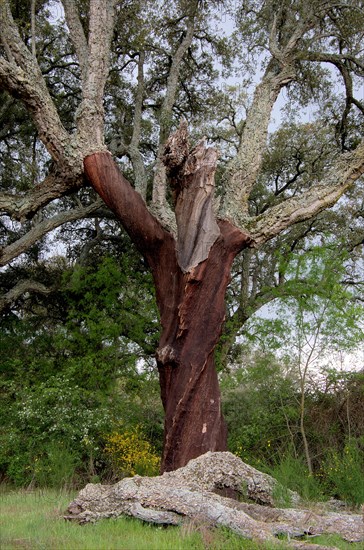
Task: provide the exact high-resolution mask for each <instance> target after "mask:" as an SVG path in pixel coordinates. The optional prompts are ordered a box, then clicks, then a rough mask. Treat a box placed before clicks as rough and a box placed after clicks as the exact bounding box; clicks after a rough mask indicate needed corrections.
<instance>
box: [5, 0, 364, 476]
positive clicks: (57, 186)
mask: <svg viewBox="0 0 364 550" xmlns="http://www.w3.org/2000/svg"><path fill="white" fill-rule="evenodd" d="M62 6H63V10H64V18H65V22H66V24H67V28H65V25H64V22H63V21H60V20H59V19H57V18H56V19H55V18H54V13H52V11H51V9H50V7H51V4H50V3H48V2H39V3H38V2H37V3H36V4H34V2H26V3H23V4H22V5H21V3H19V2H16V1H15V2H10V1H9V0H1V2H0V16H1V19H2V23H3V24H2V26H1V33H0V39H1V57H0V75H1V87H2V90H3V93H4V100H5V101H6V102H8V101H10V103H11V105H10V104H9V107H10V106H11V109H12V111H11V112H12V115H13V116H14V119H13V123H12V124H11V129H12V128H14V135H11V131H10V134H7V135H6V136H5V137H4V140H3V142H2V144H1V147H2V150H1V151H2V155H3V158H7V156H8V151H12V152H14V151H16V150H17V146H18V145H20V150H21V151H22V153H23V155H22V159H21V160H18V158H17V156H16V154H15V155H13V159H12V161H8V160H6V161H5V162H6V165H7V167H8V169H7V171H6V178H4V183H5V186H4V187H5V191H4V193H2V194H1V197H0V207H1V212H2V213H3V214H4V217H3V225H2V237H3V248H2V250H1V264H2V265H7V264H10V266H12V265H13V264H16V261H15V260H16V258H18V257H19V256H21V255H23V254H24V256H22V259H26V261H32V262H35V263H37V262H39V261H41V260H42V258H44V256H45V255H46V254H47V247H50V245H51V241H50V239H47V235H48V234H50V232H52V231H56V230H59V228H60V227H61V226H63V227H65V226H66V224H73V228H74V230H73V232H74V233H76V232H78V231H79V230H80V231H82V232H84V233H87V232H88V231H93V230H94V229H95V230H96V232H97V223H95V224H94V225H92V224H91V222H90V218H96V219H97V220H100V218H102V223H101V228H102V230H104V228H105V227H108V228H109V227H110V225H109V223H108V219H109V218H110V216H111V217H112V215H111V214H110V213H109V212H108V213H106V211H105V207H104V205H103V204H104V203H106V205H107V206H108V207H109V208H110V209H111V211H112V213H113V217H114V221H115V220H116V224H117V223H121V224H122V225H123V227H124V228H125V230H126V231H127V233H128V234H129V236H130V238H131V240H132V241H133V243H134V244H135V246H136V248H137V249H138V251H139V252H140V253H141V254H142V255H143V257H144V259H145V260H146V262H147V263H148V265H149V268H150V270H151V272H152V277H153V284H154V285H155V296H156V303H157V307H158V310H159V316H160V323H161V328H162V330H161V336H160V341H159V345H158V349H157V354H156V356H157V364H158V369H159V375H160V386H161V394H162V402H163V406H164V409H165V438H164V449H163V460H162V469H164V470H169V469H174V468H177V467H178V466H181V465H183V464H185V463H186V462H187V461H188V460H189V459H190V458H192V457H193V456H196V455H198V454H200V453H202V452H205V451H207V450H217V449H225V448H226V443H227V439H226V437H227V436H226V429H225V424H224V420H223V418H222V415H221V406H220V392H219V386H218V377H217V373H216V370H215V365H214V351H215V348H216V345H217V342H218V340H219V337H220V333H221V329H222V325H223V321H224V318H225V304H224V297H225V290H226V288H227V285H228V283H229V280H230V272H231V268H232V263H233V260H234V258H235V257H236V256H237V255H238V254H239V253H240V252H243V261H246V264H245V266H244V267H243V270H245V272H249V270H247V269H246V268H248V267H249V266H248V265H247V264H248V263H249V262H248V260H249V258H250V257H253V256H254V254H251V249H257V250H258V252H257V255H256V256H255V265H256V264H258V263H259V262H260V259H261V256H260V254H262V255H263V256H264V255H265V254H264V248H263V247H265V246H266V245H267V243H269V242H273V240H274V239H277V240H278V241H279V240H280V239H281V238H283V237H284V236H285V234H286V232H289V231H290V228H292V227H293V226H295V225H296V224H299V223H307V221H308V220H310V219H312V218H314V217H315V216H317V215H319V214H320V213H321V212H322V211H324V210H325V209H327V208H329V207H331V206H333V205H334V204H335V203H336V202H337V201H338V200H339V199H340V197H342V196H343V194H345V193H346V192H348V193H350V189H352V188H353V187H354V184H355V182H359V181H360V177H361V176H362V174H363V171H364V156H363V141H362V137H361V136H362V124H363V122H362V119H363V113H364V107H363V104H362V102H361V101H360V99H359V98H358V97H357V94H356V89H357V83H358V82H360V79H361V78H362V76H363V60H362V47H361V39H362V27H363V18H364V14H363V7H362V3H361V2H360V1H359V0H350V1H348V2H343V3H340V4H339V5H338V4H337V2H334V1H331V0H330V1H328V2H324V3H322V2H316V1H315V2H311V3H309V4H307V2H303V1H297V2H291V1H290V0H285V1H284V2H280V3H277V2H275V1H274V0H256V1H255V0H254V1H251V2H244V3H242V4H238V5H236V4H235V3H233V2H221V3H220V2H200V1H197V0H196V1H193V2H185V1H184V0H176V1H175V2H170V3H169V4H168V6H167V7H166V9H165V10H164V11H161V10H160V11H157V10H155V3H153V2H149V1H140V2H139V1H138V2H130V3H127V4H124V3H122V2H119V1H116V0H110V2H104V1H101V0H90V2H83V1H80V2H79V1H76V0H62ZM221 9H222V10H227V11H229V13H230V14H231V17H232V18H234V20H235V23H236V28H235V31H236V32H234V34H233V37H232V39H231V40H228V39H226V37H224V36H223V35H222V34H220V36H221V38H219V39H216V38H214V37H215V36H216V35H218V36H219V33H217V32H216V29H215V22H214V21H215V20H216V17H217V16H218V15H219V14H220V15H221V13H224V12H221ZM239 53H241V55H240V56H239ZM235 54H236V56H235ZM259 56H260V61H258V58H259ZM216 60H219V61H220V62H221V63H222V69H223V73H224V77H225V78H227V77H229V76H230V75H232V74H233V72H234V70H235V67H237V72H238V73H239V76H240V79H241V82H242V83H243V84H244V86H245V85H246V83H248V82H252V80H253V77H254V76H255V74H254V72H255V69H256V67H257V64H258V63H259V64H260V69H261V71H260V76H259V78H260V81H259V83H258V84H257V85H256V87H255V91H254V93H252V94H249V93H248V94H247V96H245V95H244V94H241V93H239V94H238V97H237V100H238V101H239V102H241V103H244V104H243V109H241V110H240V111H239V112H240V113H242V115H241V118H240V120H239V119H238V118H237V117H235V115H234V113H233V112H232V111H231V107H232V109H234V108H235V107H234V102H231V101H226V102H225V101H221V102H220V103H218V101H219V97H221V90H219V81H218V76H219V74H218V70H217V69H216V68H215V67H216V65H214V62H215V61H216ZM234 61H236V63H237V65H235V66H234ZM328 65H329V66H330V67H332V69H333V71H336V72H335V73H333V72H332V71H328V70H327V66H328ZM241 73H244V74H241ZM334 74H335V75H339V76H340V79H341V82H342V89H340V90H339V91H338V90H337V89H336V76H334ZM283 90H286V91H287V96H286V97H287V103H288V109H287V111H288V112H290V113H292V112H294V111H296V112H298V111H299V110H302V108H305V107H307V106H309V105H310V102H312V101H313V98H316V103H318V104H319V107H320V111H319V112H318V113H317V116H316V117H315V122H313V123H312V126H311V128H309V129H308V131H307V128H306V129H305V127H304V126H302V124H298V128H299V132H295V127H293V130H292V127H291V130H290V131H291V135H292V136H294V137H295V145H296V144H300V143H301V144H302V143H303V144H305V143H306V150H305V153H304V154H303V157H302V158H303V160H302V159H301V158H299V157H298V158H297V150H296V148H295V147H293V148H289V147H285V154H287V156H289V155H291V160H290V161H289V162H287V164H285V165H283V166H282V170H280V169H279V168H278V167H277V163H278V164H280V163H283V159H282V158H281V159H280V158H279V155H278V150H279V148H277V147H276V146H274V151H275V153H274V154H273V155H272V165H271V167H272V169H271V174H272V177H271V178H267V177H266V171H265V170H266V165H267V161H266V157H265V152H266V150H267V141H268V129H269V123H270V120H271V116H272V110H273V106H274V104H275V103H276V101H277V99H278V97H279V95H280V93H281V91H283ZM229 91H231V90H229V88H228V87H227V88H226V90H225V92H226V93H224V94H223V96H224V97H225V96H228V95H229ZM9 97H11V99H10V100H9V99H8V98H9ZM18 101H20V103H21V106H19V105H18ZM235 103H236V102H235ZM220 104H221V105H222V106H223V109H224V111H225V112H227V114H228V119H227V121H228V125H227V127H225V120H224V121H221V120H218V119H219V116H216V108H211V106H212V107H213V106H214V105H215V106H216V105H218V106H220ZM333 108H334V109H333ZM332 111H333V112H332ZM5 115H6V113H4V112H2V115H1V116H2V117H3V118H4V117H5ZM181 116H185V117H187V118H188V119H189V122H190V125H191V126H192V127H194V130H193V133H194V135H202V132H200V126H199V125H200V123H201V121H203V122H204V125H208V126H209V127H211V126H212V125H214V124H215V122H219V123H221V122H223V124H222V128H221V130H222V131H221V132H219V133H220V136H214V138H215V137H216V139H217V138H218V137H219V138H221V140H223V141H224V158H223V163H222V166H221V171H220V174H219V178H218V184H219V185H218V193H217V194H219V195H220V201H214V200H213V192H214V186H215V171H216V167H217V158H218V153H217V151H216V150H215V149H214V148H209V149H206V147H205V144H204V143H203V142H200V143H198V144H197V146H196V147H194V148H192V149H191V148H190V145H189V143H188V137H187V125H186V123H185V122H183V123H182V124H181V126H180V128H179V130H178V131H177V132H175V133H174V134H172V135H170V134H171V131H173V129H175V128H176V126H177V124H178V121H179V119H180V118H181ZM287 116H291V115H289V113H288V114H287ZM30 119H31V121H30ZM292 120H293V123H297V120H295V118H294V117H293V118H292ZM24 124H25V125H24ZM26 124H28V125H29V129H28V130H27V129H26ZM231 124H232V129H231V127H229V125H230V126H231ZM323 128H327V132H325V130H323ZM310 131H311V133H312V134H316V133H318V134H320V135H321V138H322V139H323V140H324V143H325V146H323V147H321V153H320V154H319V157H318V158H317V159H316V158H315V156H314V155H311V154H310V153H309V151H310V147H311V144H314V146H315V147H316V146H318V141H319V140H315V139H314V138H311V137H310V136H309V132H310ZM22 132H23V135H22ZM283 133H284V132H282V133H281V135H282V134H283ZM295 134H296V135H295ZM297 134H299V135H297ZM168 136H169V137H168ZM283 137H284V136H283ZM167 138H168V139H167ZM166 140H167V141H166ZM229 140H230V141H229ZM271 143H272V144H273V143H274V139H272V140H271ZM286 143H289V140H287V139H286ZM299 147H300V145H299ZM29 153H31V154H30V155H29ZM112 155H113V157H112ZM25 156H28V158H31V159H32V161H31V163H30V164H31V168H32V171H31V172H29V168H30V166H29V165H28V166H27V167H26V169H24V168H23V166H22V160H23V159H24V158H25ZM12 163H13V164H14V165H16V166H14V168H16V170H15V169H14V171H12V170H11V169H10V166H11V164H12ZM283 164H284V163H283ZM306 166H308V167H309V169H308V170H307V171H306V169H305V168H306ZM292 167H293V171H292ZM277 168H278V169H277ZM120 170H121V171H120ZM274 171H275V173H276V174H277V173H278V174H279V177H278V179H277V178H275V177H274V176H273V173H274ZM12 174H14V176H15V177H14V178H13V179H12V178H11V175H12ZM25 174H28V175H29V174H31V177H30V178H25V179H26V180H27V181H26V182H25V187H23V188H22V187H21V185H20V184H21V180H22V179H23V180H24V175H25ZM122 174H123V175H122ZM126 177H128V178H129V180H130V182H131V184H130V183H129V181H128V180H127V179H126ZM168 183H169V187H168V185H167V184H168ZM263 184H264V188H265V190H266V191H268V192H267V193H266V192H265V191H262V186H263ZM91 187H92V189H91ZM355 188H356V186H355ZM21 189H23V190H21ZM95 192H96V193H97V194H98V195H99V196H100V197H101V199H102V201H103V202H102V201H101V200H100V199H98V198H96V195H95ZM268 195H270V197H271V199H272V200H267V198H268ZM348 196H349V195H348ZM259 197H262V198H263V199H264V200H263V201H259V200H258V199H259ZM259 202H260V206H258V208H257V207H256V206H257V203H259ZM262 202H263V204H262ZM14 224H15V225H14ZM68 227H69V226H68ZM301 227H302V226H301ZM303 233H304V231H303ZM110 234H112V230H110V233H109V236H110ZM53 235H54V233H53ZM292 236H293V235H292ZM76 240H77V239H76ZM293 242H294V241H293ZM78 244H79V243H78ZM274 246H277V244H276V243H275V245H274ZM288 246H292V241H291V244H290V245H288ZM293 248H295V246H293ZM48 250H49V248H48ZM84 250H85V248H84ZM259 250H261V253H260V252H259ZM86 256H87V254H86ZM270 257H271V256H270ZM266 265H267V266H268V268H267V269H266V270H265V272H264V273H263V275H265V274H266V273H268V272H269V271H270V270H269V255H268V254H267V255H266ZM275 265H277V264H275ZM9 278H11V277H9ZM283 278H284V273H283ZM246 280H247V279H245V281H246ZM252 280H253V285H254V277H252ZM261 280H262V281H263V277H261ZM270 281H271V282H272V277H270ZM14 283H15V286H13V287H12V288H10V289H7V291H6V292H5V295H4V298H3V304H5V306H6V307H7V306H8V305H9V304H12V303H13V302H14V301H16V300H18V299H19V298H20V296H22V295H23V294H24V293H26V292H27V290H30V291H32V292H37V294H38V296H46V295H47V293H48V292H49V288H47V286H46V285H44V283H42V286H40V284H39V281H37V280H36V279H35V280H34V278H27V279H23V280H19V279H15V280H14ZM247 288H249V287H247V285H246V284H245V286H243V287H242V292H241V295H242V299H243V303H245V304H246V303H247V299H246V298H247V296H248V294H247V292H246V289H247ZM255 288H256V286H255ZM263 288H264V285H263ZM271 288H272V284H271ZM268 294H269V293H268ZM48 297H49V294H48ZM264 298H265V303H266V302H267V296H266V295H265V296H264ZM262 302H264V300H262V301H261V303H262ZM258 303H259V300H258V301H257V302H256V304H258ZM244 307H245V306H244ZM257 307H258V306H257ZM245 310H246V309H245ZM242 321H244V316H243V317H242V319H238V322H237V323H236V326H237V327H238V329H239V326H240V327H241V325H242ZM93 322H94V319H93V312H92V311H88V312H87V315H86V316H85V319H84V320H83V323H86V324H87V327H88V331H89V335H88V337H87V338H88V340H87V341H88V343H89V345H93V344H94V343H95V342H96V341H97V339H98V338H97V337H96V336H93V337H92V338H91V337H90V334H91V333H92V323H93ZM234 325H235V323H234ZM103 327H104V328H105V330H106V331H107V330H108V329H109V328H110V327H108V325H107V323H106V322H105V320H104V322H103ZM81 328H82V324H81ZM234 330H235V328H234ZM233 332H234V331H233ZM235 335H236V331H235ZM78 337H79V340H80V341H79V344H80V346H82V345H83V343H84V342H83V341H82V338H83V335H82V330H81V331H79V336H78ZM101 340H102V339H101ZM106 343H107V340H106V339H104V340H103V341H102V342H101V343H100V344H101V345H104V346H105V345H106ZM95 353H96V352H95ZM97 353H98V352H97Z"/></svg>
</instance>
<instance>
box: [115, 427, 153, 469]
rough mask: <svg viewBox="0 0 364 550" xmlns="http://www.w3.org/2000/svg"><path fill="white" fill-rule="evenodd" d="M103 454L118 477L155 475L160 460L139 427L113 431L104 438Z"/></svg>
mask: <svg viewBox="0 0 364 550" xmlns="http://www.w3.org/2000/svg"><path fill="white" fill-rule="evenodd" d="M105 441H106V445H105V454H106V455H107V457H108V458H109V460H110V461H111V464H112V466H113V468H114V472H115V474H116V475H117V476H118V477H120V476H123V477H126V476H134V475H135V474H138V475H148V476H152V475H157V474H158V472H159V464H160V459H159V456H158V455H157V454H156V453H155V451H154V449H153V447H152V446H151V444H150V443H149V441H147V440H146V439H145V438H144V436H143V433H142V430H141V427H140V426H136V427H135V428H129V429H125V430H123V431H121V432H117V431H114V432H112V433H111V434H108V435H107V436H106V437H105Z"/></svg>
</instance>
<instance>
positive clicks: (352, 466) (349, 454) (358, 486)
mask: <svg viewBox="0 0 364 550" xmlns="http://www.w3.org/2000/svg"><path fill="white" fill-rule="evenodd" d="M323 475H324V476H325V478H326V481H327V482H328V485H329V489H328V490H329V491H330V492H331V493H333V496H335V497H338V498H340V499H342V500H345V501H346V502H348V503H350V504H354V505H360V504H363V503H364V483H363V480H364V453H363V451H362V450H361V449H360V444H359V442H355V441H354V442H350V443H348V444H347V445H345V447H344V449H343V450H342V452H337V451H334V450H332V451H331V452H330V453H329V456H328V458H327V460H326V463H325V465H324V472H323Z"/></svg>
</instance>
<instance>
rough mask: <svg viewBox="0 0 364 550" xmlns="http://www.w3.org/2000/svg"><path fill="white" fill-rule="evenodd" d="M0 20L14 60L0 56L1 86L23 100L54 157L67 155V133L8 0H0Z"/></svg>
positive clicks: (2, 34) (5, 40) (4, 38)
mask: <svg viewBox="0 0 364 550" xmlns="http://www.w3.org/2000/svg"><path fill="white" fill-rule="evenodd" d="M0 20H1V26H0V33H1V34H0V36H1V40H2V42H3V43H4V44H6V45H7V47H8V49H9V51H10V52H11V55H12V59H13V60H14V61H12V62H8V61H6V60H5V59H4V58H0V78H1V84H0V86H1V87H2V88H3V89H5V90H7V91H8V92H9V93H10V94H11V95H13V96H14V97H16V98H19V99H21V100H22V101H23V102H24V103H25V105H26V107H27V108H28V110H29V111H30V113H31V115H32V116H33V119H34V122H35V125H36V126H37V129H38V132H39V137H40V139H41V140H42V142H43V143H44V145H45V147H46V148H47V150H48V152H49V153H50V155H51V156H52V157H53V159H54V160H56V161H58V160H60V159H62V158H64V157H65V155H66V151H65V149H66V147H67V146H68V144H69V141H70V139H69V135H68V133H67V132H66V130H65V129H64V127H63V125H62V123H61V121H60V118H59V116H58V113H57V109H56V107H55V105H54V103H53V101H52V99H51V97H50V95H49V92H48V89H47V86H46V84H45V81H44V79H43V76H42V73H41V71H40V68H39V66H38V64H37V62H36V59H35V58H34V57H33V56H32V54H31V53H30V52H29V50H28V49H27V48H26V46H25V44H24V43H23V41H22V40H21V38H20V35H19V32H18V29H17V26H16V25H15V23H14V20H13V17H12V15H11V11H10V8H9V4H8V2H7V0H2V2H0ZM15 62H16V63H17V64H15Z"/></svg>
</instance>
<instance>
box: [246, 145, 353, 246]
mask: <svg viewBox="0 0 364 550" xmlns="http://www.w3.org/2000/svg"><path fill="white" fill-rule="evenodd" d="M362 174H364V140H363V141H362V142H361V143H360V145H359V146H358V147H357V148H356V149H355V151H351V152H350V153H344V154H342V155H341V156H340V157H339V158H338V160H337V161H336V163H335V164H334V165H333V166H332V168H331V169H330V170H329V171H328V173H327V176H326V178H325V180H324V181H323V182H322V183H321V184H319V185H316V186H315V187H311V188H310V189H308V190H307V191H305V192H304V193H302V194H301V195H300V196H298V197H292V198H289V199H287V200H286V201H283V202H282V203H280V204H279V205H276V206H273V207H271V208H269V209H268V210H267V211H266V212H264V213H263V214H261V215H260V216H257V217H256V218H255V219H251V220H250V221H249V222H248V224H247V225H248V230H249V232H250V235H251V237H252V239H253V241H254V243H255V244H256V245H260V244H262V243H264V242H266V241H268V240H269V239H271V238H272V237H274V236H276V235H278V233H280V232H281V231H283V230H284V229H286V228H287V227H289V226H290V225H293V224H295V223H297V222H300V221H303V220H307V219H309V218H312V217H313V216H315V215H316V214H318V213H319V212H321V211H322V210H324V209H326V208H329V207H330V206H333V205H334V204H335V203H336V202H337V201H338V200H339V198H340V197H341V196H342V195H343V194H344V193H345V191H346V190H347V189H348V188H349V187H350V186H351V185H352V184H353V182H354V181H355V180H357V179H358V178H359V177H360V176H361V175H362Z"/></svg>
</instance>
